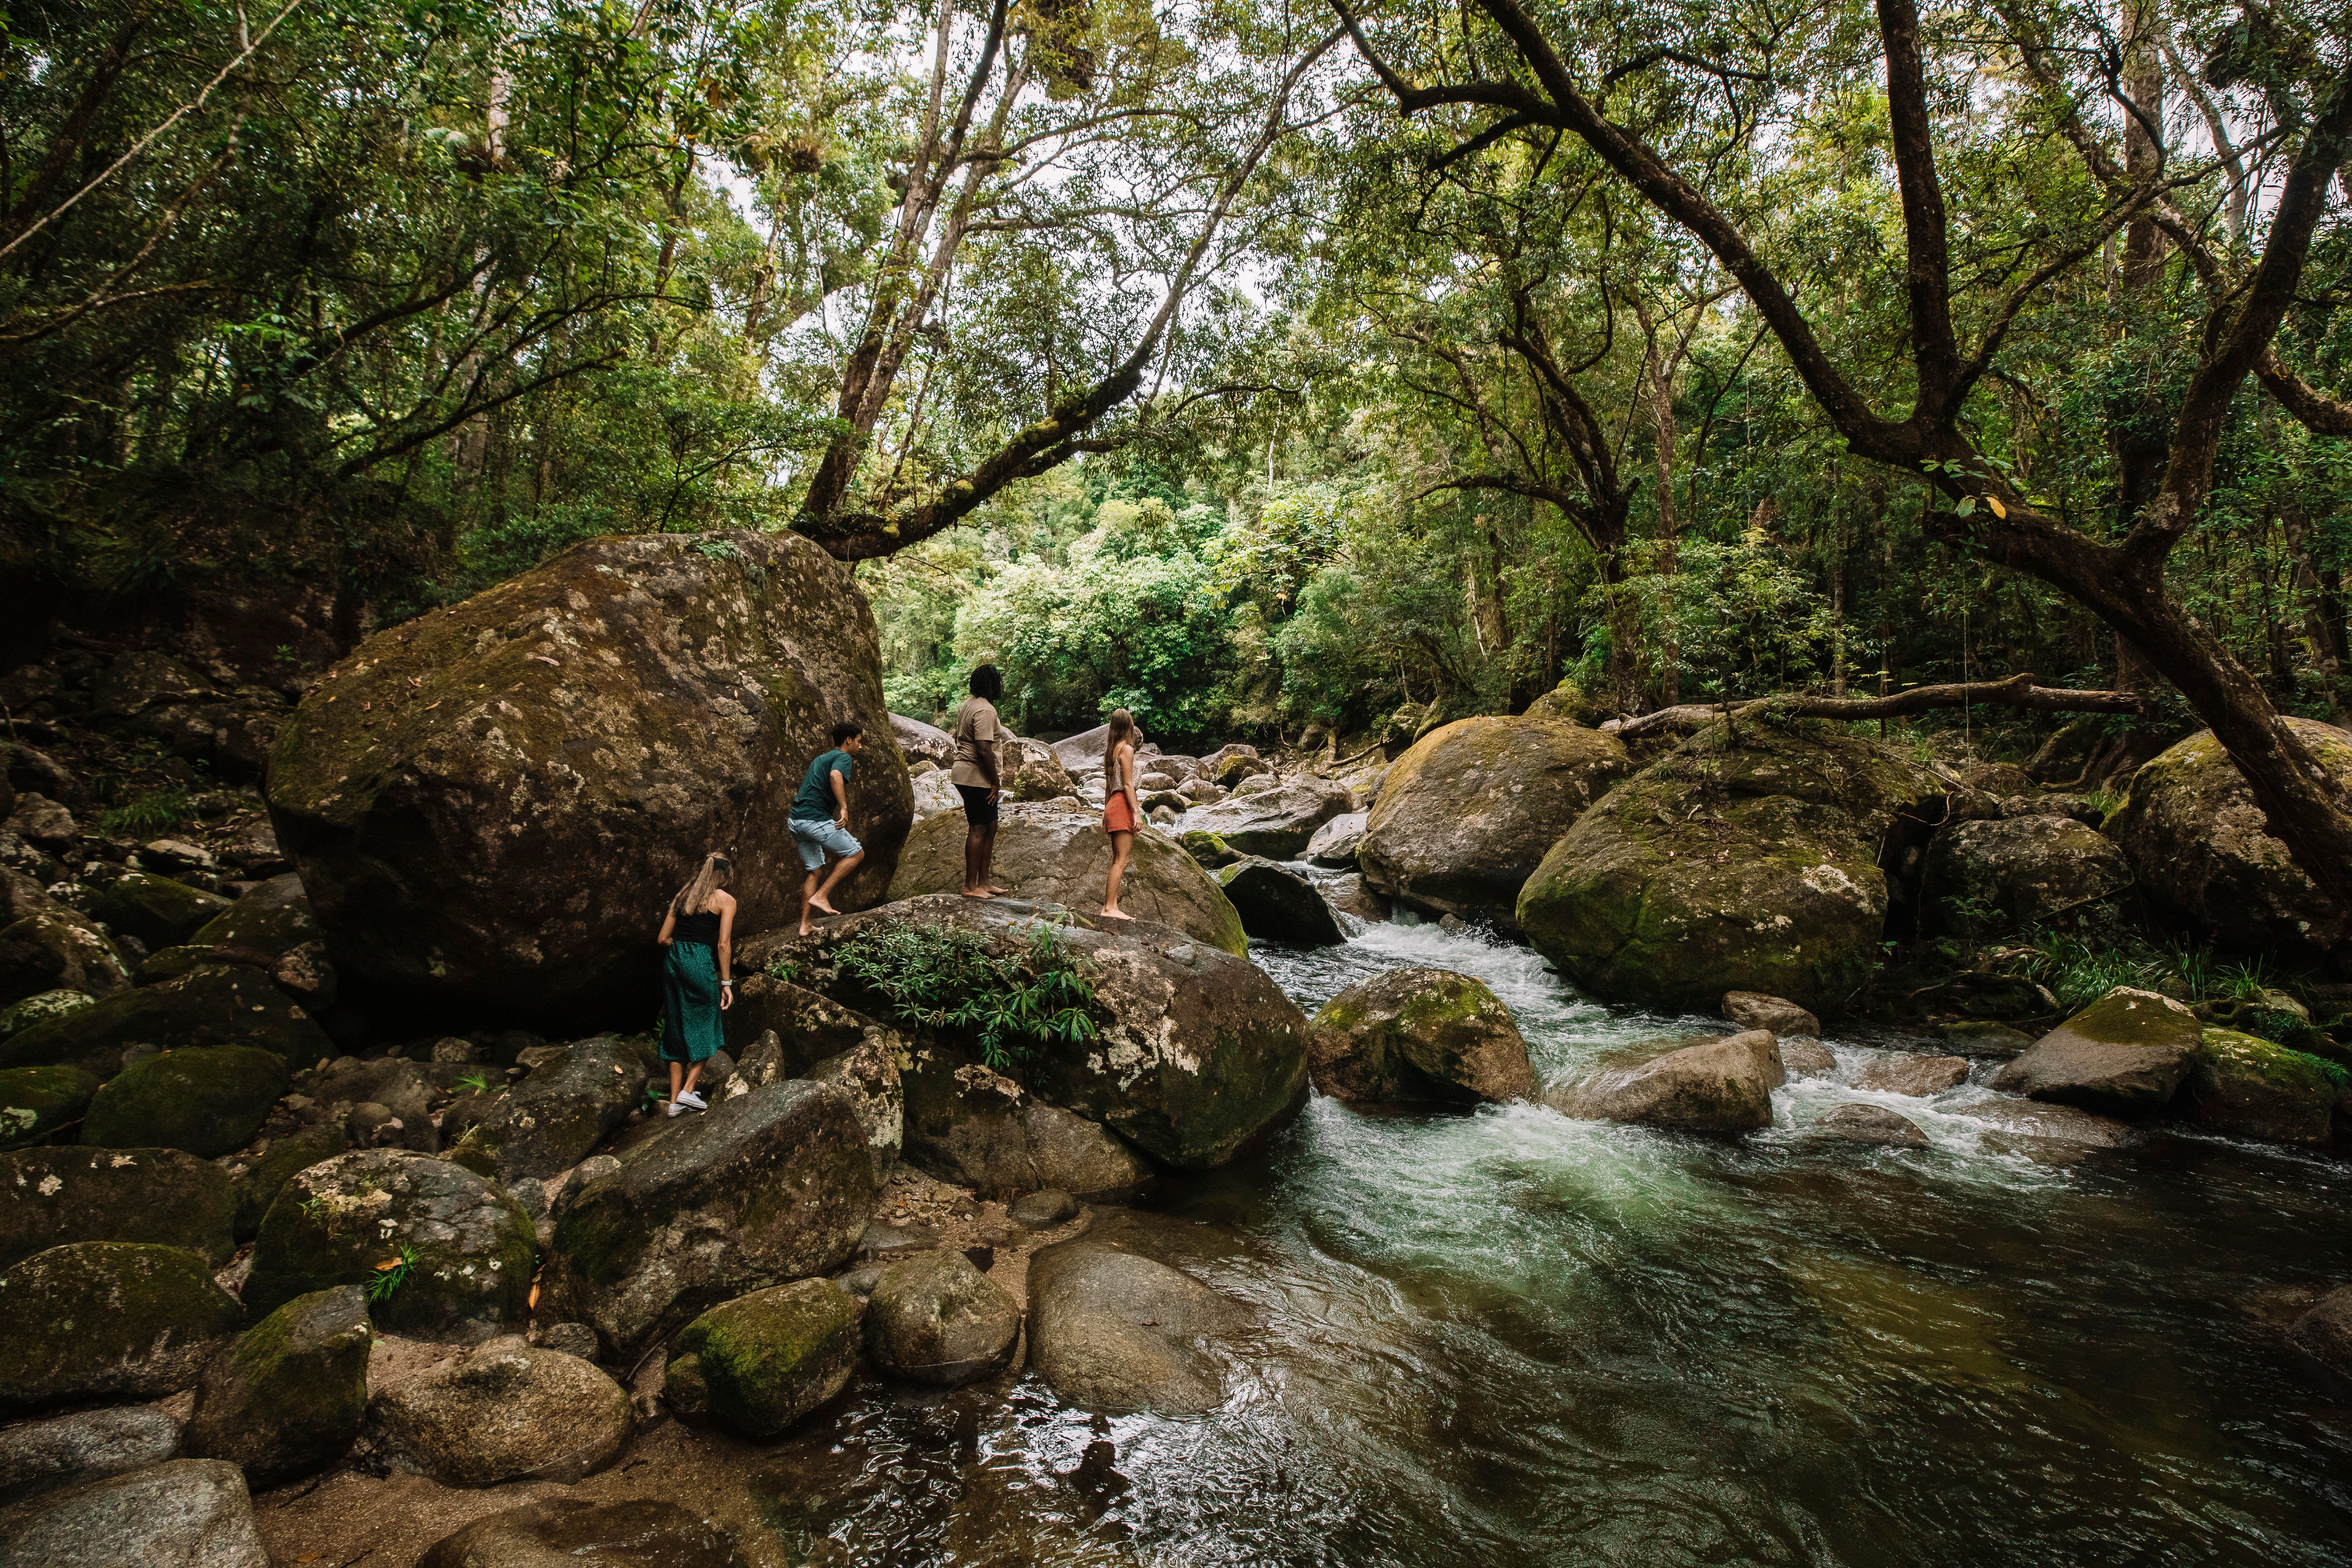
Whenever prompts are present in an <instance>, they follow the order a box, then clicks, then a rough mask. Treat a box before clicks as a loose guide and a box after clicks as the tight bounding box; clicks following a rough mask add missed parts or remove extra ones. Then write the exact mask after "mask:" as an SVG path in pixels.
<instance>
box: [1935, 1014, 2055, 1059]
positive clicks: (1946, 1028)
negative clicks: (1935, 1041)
mask: <svg viewBox="0 0 2352 1568" xmlns="http://www.w3.org/2000/svg"><path fill="white" fill-rule="evenodd" d="M1936 1033H1937V1037H1939V1038H1941V1039H1942V1040H1943V1042H1944V1044H1945V1046H1946V1047H1948V1048H1949V1049H1950V1050H1952V1051H1954V1052H1957V1053H1958V1055H1960V1056H1964V1057H1993V1058H2008V1057H2013V1056H2016V1055H2018V1054H2019V1053H2020V1052H2021V1051H2023V1050H2024V1049H2026V1048H2027V1047H2030V1046H2031V1045H2032V1044H2033V1037H2032V1036H2031V1035H2029V1034H2027V1033H2026V1032H2025V1031H2024V1030H2022V1029H2014V1028H2011V1026H2008V1025H2007V1024H1998V1023H1995V1022H1993V1021H1992V1020H1991V1019H1990V1018H1961V1019H1958V1020H1957V1021H1955V1022H1953V1023H1949V1024H1941V1025H1938V1026H1937V1028H1936Z"/></svg>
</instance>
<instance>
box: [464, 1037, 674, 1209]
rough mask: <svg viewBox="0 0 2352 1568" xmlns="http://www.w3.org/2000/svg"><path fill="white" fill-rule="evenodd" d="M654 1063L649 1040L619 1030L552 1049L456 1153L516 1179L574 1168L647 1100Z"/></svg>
mask: <svg viewBox="0 0 2352 1568" xmlns="http://www.w3.org/2000/svg"><path fill="white" fill-rule="evenodd" d="M654 1063H655V1058H654V1054H653V1051H652V1049H651V1048H650V1047H649V1046H648V1045H647V1044H646V1042H645V1041H644V1040H641V1039H637V1038H633V1037H623V1036H619V1035H599V1036H596V1037H593V1038H592V1039H585V1040H579V1041H575V1042H573V1043H572V1044H571V1045H568V1046H556V1047H549V1048H548V1052H547V1053H546V1054H543V1055H541V1056H540V1057H539V1058H537V1065H535V1066H534V1067H532V1068H531V1069H530V1076H529V1077H527V1078H525V1079H523V1080H522V1081H521V1082H520V1083H519V1084H517V1085H515V1086H514V1087H513V1088H512V1089H508V1090H507V1091H506V1092H505V1093H504V1094H502V1095H500V1096H499V1098H498V1100H496V1102H495V1103H493V1104H492V1105H491V1107H490V1108H489V1110H488V1114H486V1115H484V1116H483V1117H482V1118H481V1119H480V1120H479V1121H476V1122H475V1123H474V1124H473V1126H471V1127H470V1128H468V1129H467V1131H466V1136H465V1138H464V1139H463V1140H462V1141H461V1142H459V1143H458V1145H457V1148H456V1149H454V1150H452V1151H451V1152H450V1158H452V1159H454V1160H456V1161H457V1162H458V1163H460V1164H463V1165H465V1166H466V1167H467V1169H469V1170H472V1171H476V1172H478V1173H481V1174H483V1175H486V1176H495V1177H497V1178H498V1179H499V1181H501V1182H509V1183H511V1182H516V1181H520V1180H521V1179H522V1178H524V1177H526V1176H530V1177H537V1178H541V1179H544V1178H545V1177H548V1176H551V1175H553V1174H555V1173H557V1172H558V1171H568V1170H570V1169H571V1168H572V1166H574V1165H576V1164H578V1163H580V1162H581V1161H582V1160H583V1159H585V1158H587V1157H588V1155H590V1154H591V1153H593V1152H595V1148H596V1145H597V1144H599V1143H602V1142H604V1139H605V1137H606V1136H607V1135H608V1134H610V1133H611V1132H612V1131H613V1130H614V1129H615V1128H617V1127H619V1126H620V1125H621V1122H622V1121H623V1120H624V1119H625V1118H626V1117H627V1115H628V1114H629V1112H630V1111H631V1110H633V1109H635V1107H636V1106H637V1105H638V1104H639V1103H640V1102H641V1101H642V1100H644V1098H645V1091H646V1079H648V1078H649V1077H650V1076H651V1075H652V1073H653V1071H654Z"/></svg>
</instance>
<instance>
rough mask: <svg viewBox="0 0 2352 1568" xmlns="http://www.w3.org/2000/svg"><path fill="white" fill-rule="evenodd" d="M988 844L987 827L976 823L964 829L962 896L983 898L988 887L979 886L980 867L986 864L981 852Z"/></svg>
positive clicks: (986, 894) (986, 893)
mask: <svg viewBox="0 0 2352 1568" xmlns="http://www.w3.org/2000/svg"><path fill="white" fill-rule="evenodd" d="M987 844H988V829H987V828H985V827H982V826H980V825H979V824H978V823H973V824H972V825H971V826H968V827H966V828H965V829H964V835H963V896H964V897H965V898H967V899H984V898H986V897H988V889H986V888H984V887H982V886H981V876H982V868H984V867H985V866H986V865H987V864H988V861H987V858H986V857H985V855H984V853H983V851H984V850H985V848H986V847H987Z"/></svg>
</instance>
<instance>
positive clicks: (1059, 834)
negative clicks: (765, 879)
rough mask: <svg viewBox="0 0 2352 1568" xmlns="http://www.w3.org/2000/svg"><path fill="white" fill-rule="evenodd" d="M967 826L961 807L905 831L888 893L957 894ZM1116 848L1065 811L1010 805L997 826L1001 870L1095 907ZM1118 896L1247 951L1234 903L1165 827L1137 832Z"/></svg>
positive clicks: (1047, 895)
mask: <svg viewBox="0 0 2352 1568" xmlns="http://www.w3.org/2000/svg"><path fill="white" fill-rule="evenodd" d="M965 831H966V828H965V824H964V819H963V816H962V815H961V813H951V814H946V815H942V816H936V817H931V818H928V819H926V820H925V821H923V822H921V823H919V824H918V825H917V826H915V828H914V830H913V831H912V832H910V833H909V834H908V836H907V847H906V848H905V849H904V850H903V851H902V852H901V853H900V855H899V857H898V874H897V875H896V876H895V877H893V878H892V879H890V894H889V896H890V898H891V900H893V901H897V900H905V899H914V898H920V897H922V896H923V895H925V894H927V893H955V892H959V891H960V890H961V889H962V887H963V841H964V834H965ZM1110 853H1111V846H1110V836H1109V835H1108V834H1107V833H1105V832H1104V831H1103V830H1102V826H1101V824H1099V823H1098V822H1096V821H1093V820H1091V819H1089V818H1087V817H1084V816H1074V815H1072V814H1070V813H1067V812H1058V811H1055V812H1048V811H1043V810H1031V809H1028V808H1018V809H1013V810H1008V811H1006V812H1005V813H1004V816H1003V822H1001V823H1000V824H999V825H998V827H997V831H996V858H995V860H994V862H993V868H994V875H995V877H996V879H997V880H998V881H999V882H1001V883H1003V884H1004V885H1005V886H1007V887H1011V888H1013V889H1017V890H1018V891H1019V892H1020V895H1021V897H1022V898H1023V899H1024V900H1027V901H1029V902H1031V903H1050V904H1066V905H1068V906H1069V907H1070V908H1072V909H1076V910H1096V909H1099V908H1101V907H1102V897H1103V889H1104V887H1105V885H1106V884H1105V879H1106V878H1107V877H1108V875H1109V871H1110ZM1118 897H1119V907H1120V908H1121V909H1123V910H1126V911H1127V912H1128V913H1129V914H1131V915H1133V916H1134V917H1135V918H1136V919H1138V920H1142V921H1153V922H1155V923H1157V924H1160V925H1164V926H1172V927H1174V928H1175V929H1176V930H1178V931H1182V932H1184V933H1185V934H1186V935H1188V936H1191V937H1193V938H1195V939H1197V940H1199V941H1202V942H1207V943H1209V944H1210V945H1211V946H1213V947H1219V948H1223V950H1224V951H1225V952H1230V953H1234V954H1236V955H1238V954H1242V953H1245V952H1248V951H1249V938H1248V936H1247V935H1246V934H1244V923H1243V921H1242V918H1241V916H1240V915H1239V914H1238V913H1236V912H1235V910H1234V906H1233V904H1232V903H1230V902H1229V901H1228V900H1227V899H1226V896H1225V894H1224V893H1223V891H1221V890H1220V889H1218V886H1217V884H1216V883H1215V882H1213V881H1212V880H1211V879H1209V876H1208V874H1207V873H1206V872H1204V871H1203V870H1202V868H1201V865H1200V863H1199V862H1198V861H1196V860H1194V859H1193V858H1192V856H1190V855H1188V854H1186V853H1185V852H1184V849H1183V847H1182V846H1181V845H1180V844H1178V843H1176V842H1175V841H1174V840H1172V839H1171V838H1169V837H1166V836H1165V835H1164V834H1159V833H1139V834H1137V835H1136V836H1135V853H1134V856H1133V858H1131V859H1130V860H1129V862H1128V867H1127V875H1126V877H1125V879H1123V880H1122V882H1121V884H1120V887H1119V895H1118ZM1088 900H1092V902H1089V901H1088Z"/></svg>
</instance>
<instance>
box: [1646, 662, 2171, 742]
mask: <svg viewBox="0 0 2352 1568" xmlns="http://www.w3.org/2000/svg"><path fill="white" fill-rule="evenodd" d="M1977 706H1982V707H1988V708H2023V709H2027V710H2032V711H2033V712H2037V713H2138V712H2142V711H2144V710H2146V707H2147V697H2146V696H2145V695H2144V694H2142V693H2140V692H2137V691H2075V690H2070V689H2066V688H2063V687H2052V686H2036V685H2034V684H2033V677H2032V674H2031V673H2026V674H2019V675H2012V676H2011V677H2010V678H2009V679H2006V680H1978V681H1970V682H1967V683H1957V682H1956V683H1954V684H1952V685H1948V686H1915V687H1913V688H1912V689H1910V690H1908V691H1897V692H1894V693H1891V694H1890V695H1888V696H1885V697H1809V696H1804V695H1802V694H1800V693H1790V694H1788V695H1786V696H1780V697H1752V698H1747V699H1744V700H1740V701H1738V702H1717V703H1703V702H1686V703H1684V704H1683V705H1682V706H1680V707H1678V708H1661V709H1659V710H1657V711H1656V712H1654V713H1644V714H1643V715H1642V716H1641V717H1640V718H1638V719H1623V720H1618V719H1612V720H1611V721H1609V722H1607V723H1606V724H1603V725H1601V728H1602V729H1604V730H1608V731H1612V732H1613V733H1614V734H1615V735H1616V736H1617V738H1618V739H1619V740H1631V739H1632V738H1633V737H1634V736H1636V735H1648V734H1654V733H1655V732H1656V731H1660V730H1704V729H1706V727H1707V726H1708V725H1710V724H1714V723H1718V722H1720V721H1723V720H1725V719H1735V720H1737V719H1744V718H1747V717H1748V716H1749V715H1750V714H1753V713H1757V712H1759V711H1761V710H1766V709H1772V710H1777V711H1779V712H1781V713H1785V714H1787V715H1789V716H1790V717H1791V718H1795V719H1843V720H1853V719H1899V718H1901V717H1903V716H1904V715H1905V714H1906V713H1924V712H1926V711H1927V710H1929V709H1933V708H1960V707H1977Z"/></svg>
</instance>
